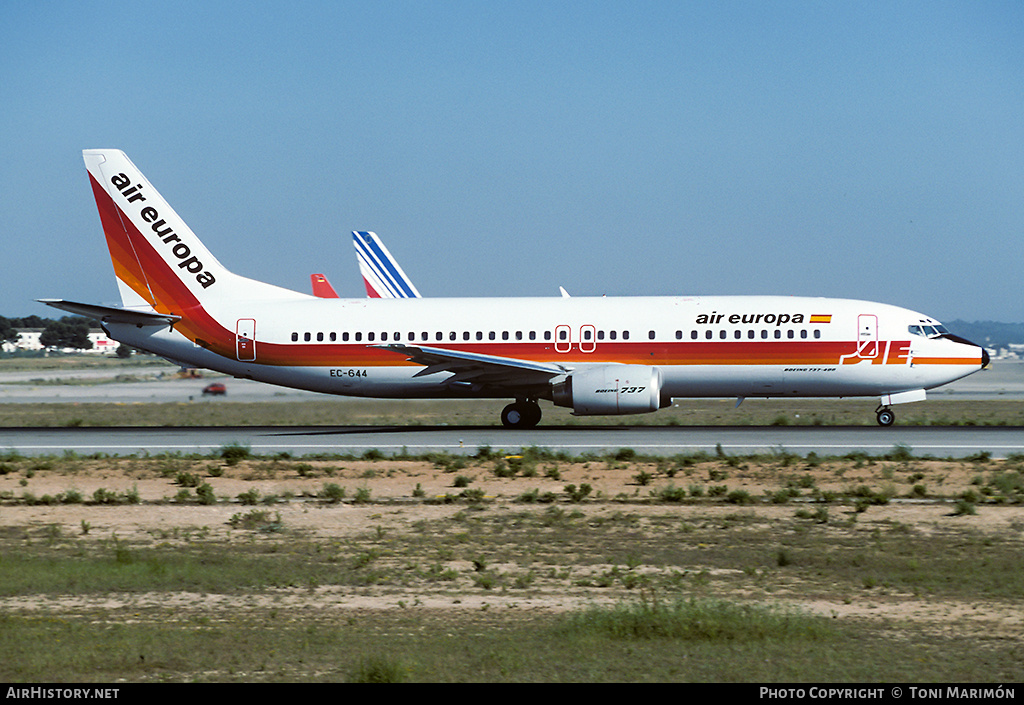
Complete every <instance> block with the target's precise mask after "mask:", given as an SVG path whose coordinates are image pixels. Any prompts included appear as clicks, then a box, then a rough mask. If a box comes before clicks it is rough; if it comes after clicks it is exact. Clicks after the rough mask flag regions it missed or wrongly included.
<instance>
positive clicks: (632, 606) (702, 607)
mask: <svg viewBox="0 0 1024 705" xmlns="http://www.w3.org/2000/svg"><path fill="white" fill-rule="evenodd" d="M561 628H562V629H564V630H565V631H567V632H570V633H574V634H590V635H597V636H605V637H609V638H612V639H621V640H635V639H678V640H682V641H709V642H732V641H763V640H773V641H792V640H800V639H811V640H821V639H828V638H832V637H834V636H835V634H836V630H835V629H834V627H833V625H832V624H831V623H830V621H829V620H828V619H825V618H823V617H817V616H813V615H809V614H806V613H803V612H800V611H797V610H794V609H788V608H783V607H772V606H764V605H756V604H743V603H737V602H728V601H725V600H715V599H698V598H690V599H686V600H677V601H674V602H662V601H660V600H641V601H637V602H631V603H622V604H619V605H616V606H614V607H591V608H589V609H586V610H583V611H581V612H577V613H574V614H571V615H569V616H567V617H566V618H565V622H564V624H563V625H562V627H561Z"/></svg>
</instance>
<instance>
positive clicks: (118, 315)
mask: <svg viewBox="0 0 1024 705" xmlns="http://www.w3.org/2000/svg"><path fill="white" fill-rule="evenodd" d="M36 300H37V301H38V302H39V303H41V304H46V305H47V306H53V307H54V308H59V309H60V310H61V311H67V312H68V313H75V314H78V315H79V316H85V317H86V318H92V319H93V320H96V321H101V322H103V323H128V324H130V325H136V326H166V325H173V324H174V323H176V322H177V321H180V320H181V316H175V315H173V314H169V313H156V312H154V311H138V310H134V309H129V308H118V307H116V306H101V305H99V304H83V303H79V302H77V301H65V300H64V299H36Z"/></svg>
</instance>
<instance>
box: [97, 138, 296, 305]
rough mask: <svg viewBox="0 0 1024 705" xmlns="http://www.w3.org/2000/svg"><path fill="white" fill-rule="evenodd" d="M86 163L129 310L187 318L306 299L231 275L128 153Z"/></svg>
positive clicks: (100, 152) (100, 154)
mask: <svg viewBox="0 0 1024 705" xmlns="http://www.w3.org/2000/svg"><path fill="white" fill-rule="evenodd" d="M82 155H83V157H84V159H85V166H86V168H87V169H88V171H89V177H90V180H91V182H92V189H93V195H94V196H95V198H96V206H97V208H98V209H99V214H100V221H101V223H102V225H103V233H104V234H105V235H106V239H107V247H108V248H109V250H110V258H111V261H112V262H113V264H114V275H115V276H116V277H117V284H118V288H119V289H120V292H121V299H122V302H123V303H124V305H125V306H126V307H132V308H136V309H140V310H146V309H148V310H152V311H156V312H159V313H163V314H167V313H169V314H183V313H184V312H185V311H194V310H198V309H201V308H203V307H204V306H205V305H206V304H208V303H211V302H214V301H217V300H244V299H253V300H257V299H258V300H271V299H278V300H279V299H289V298H296V297H300V298H301V297H305V295H304V294H299V293H297V292H293V291H289V290H288V289H283V288H281V287H277V286H273V285H271V284H264V283H263V282H258V281H255V280H252V279H247V278H245V277H241V276H238V275H236V274H233V273H231V272H229V271H228V270H227V269H226V268H225V267H224V265H222V264H221V263H220V262H219V261H218V260H217V258H216V257H214V256H213V254H212V253H211V252H210V251H209V250H207V249H206V247H205V246H204V245H203V243H202V242H200V241H199V238H198V237H196V235H195V233H193V232H192V230H191V229H190V228H189V227H188V225H186V224H185V222H184V221H183V220H182V219H181V217H179V216H178V214H177V213H175V212H174V209H172V208H171V206H170V205H169V204H168V203H167V201H165V200H164V199H163V197H162V196H161V195H160V194H159V193H158V192H157V190H156V189H155V188H153V186H152V184H150V183H149V181H147V180H146V177H145V176H143V175H142V172H140V171H139V170H138V168H137V167H136V166H135V165H134V164H132V162H131V160H129V159H128V157H127V156H126V155H125V154H124V152H122V151H120V150H116V149H90V150H85V151H84V152H83V153H82Z"/></svg>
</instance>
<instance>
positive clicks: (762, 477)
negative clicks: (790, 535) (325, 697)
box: [0, 459, 1024, 639]
mask: <svg viewBox="0 0 1024 705" xmlns="http://www.w3.org/2000/svg"><path fill="white" fill-rule="evenodd" d="M21 462H22V463H23V464H22V465H19V466H18V467H17V468H15V469H13V471H8V472H7V473H5V474H3V475H0V499H2V501H0V532H2V534H0V535H2V536H3V537H5V538H4V539H3V541H2V544H0V545H2V547H3V550H4V551H10V550H17V545H18V541H19V540H22V538H20V537H22V536H31V535H42V534H43V532H45V531H49V532H50V533H51V534H53V533H57V534H60V535H62V536H64V537H72V536H75V537H77V538H76V540H81V541H89V540H92V541H99V540H105V539H109V538H110V537H117V539H118V540H119V541H124V542H129V543H133V544H139V545H156V544H158V543H163V544H166V543H167V542H168V541H174V540H181V541H188V540H197V539H196V537H197V536H201V537H202V540H223V541H252V540H253V537H252V533H251V532H243V531H240V530H238V529H237V528H234V527H232V525H231V519H232V517H234V516H236V515H238V514H239V513H243V512H245V511H248V510H253V509H268V510H270V511H271V512H272V513H275V514H278V515H279V516H280V521H281V523H282V524H283V525H284V526H286V527H288V529H289V531H295V532H300V533H301V534H302V535H303V536H305V537H312V538H314V539H315V540H317V541H322V542H325V543H329V542H332V541H338V540H342V539H348V538H353V537H358V536H361V535H366V534H367V532H369V531H371V530H376V531H378V532H382V533H386V534H387V535H393V536H403V535H411V534H414V533H415V532H416V531H418V528H417V527H418V526H420V524H421V522H423V521H424V520H427V521H432V520H443V519H447V518H451V517H453V516H454V515H456V514H457V513H458V512H465V511H466V510H467V504H466V503H465V502H464V501H450V502H446V501H443V498H448V499H452V498H454V497H457V496H458V495H459V493H461V492H462V491H463V489H462V488H457V487H455V485H456V478H459V477H462V478H465V480H466V481H468V484H466V483H465V482H464V483H463V484H465V486H466V487H468V488H472V489H473V490H475V491H478V492H482V494H483V496H484V498H485V499H484V504H483V506H485V507H486V509H485V510H484V511H486V512H489V513H501V512H509V513H510V512H519V511H538V512H539V511H543V510H544V507H543V506H542V505H536V504H529V505H528V504H524V503H521V502H519V501H517V498H519V497H520V496H521V495H522V494H523V493H524V492H528V491H533V490H537V491H539V493H540V494H543V493H545V492H550V493H552V494H553V495H557V497H558V506H561V507H563V508H566V509H567V510H569V509H570V508H572V509H579V510H580V511H582V512H584V514H585V515H586V517H587V518H588V520H590V521H592V522H597V521H600V520H602V518H607V517H611V516H613V515H616V514H617V513H618V514H621V513H622V512H623V511H628V512H629V513H630V514H631V515H635V516H636V517H639V519H640V521H641V522H642V521H643V518H644V517H648V516H649V517H655V516H661V517H664V516H665V515H666V514H672V515H673V517H674V520H676V521H678V522H682V523H686V522H694V523H696V522H708V521H713V520H715V519H716V518H719V519H721V520H722V521H723V522H726V521H728V520H729V519H730V518H731V517H735V516H736V515H737V514H738V513H742V514H743V516H744V517H746V518H747V520H748V521H752V522H761V523H765V524H768V525H770V524H772V523H773V522H792V521H793V516H794V512H795V511H796V508H797V507H798V506H800V505H799V504H794V503H793V502H789V503H785V504H775V503H772V502H770V501H768V500H767V497H768V496H769V495H770V494H771V493H772V492H775V491H778V490H779V488H781V487H784V486H786V485H787V483H788V484H789V485H790V486H793V485H794V483H795V484H796V485H797V486H800V487H804V488H807V487H811V486H813V487H814V488H815V489H816V491H818V492H828V491H832V492H837V493H843V492H846V493H849V492H850V491H851V488H854V487H858V486H860V487H869V488H872V489H874V490H877V491H885V490H888V491H889V493H890V494H892V495H894V499H893V500H892V501H889V502H888V503H885V504H872V505H871V506H869V507H867V508H866V509H864V510H863V511H860V512H858V514H857V517H856V521H857V530H858V531H861V532H863V533H864V535H865V536H867V535H870V533H871V532H872V531H875V530H879V529H883V530H889V529H891V527H893V526H901V527H906V530H908V531H912V532H914V533H915V534H917V535H925V536H927V535H929V534H931V533H935V534H936V535H938V534H942V535H944V536H948V535H949V534H950V532H954V533H955V532H959V531H962V532H967V533H970V534H971V535H988V536H993V537H1007V536H1011V537H1015V540H1021V539H1022V538H1024V506H1022V505H1021V504H1014V503H1008V504H999V505H996V504H978V505H977V507H976V512H975V513H973V514H969V513H968V514H963V515H956V514H955V512H953V511H952V508H953V499H954V498H956V497H958V496H960V495H961V494H962V493H963V492H967V491H971V490H972V489H974V490H975V491H976V490H977V486H978V480H977V479H978V478H979V476H982V475H987V474H990V473H993V472H997V471H998V470H999V465H998V461H988V462H987V463H976V464H972V463H968V462H952V461H933V460H921V459H913V460H909V461H908V460H903V461H899V462H896V461H879V462H862V463H854V462H851V461H843V463H842V464H835V463H832V462H823V463H821V464H820V465H816V466H809V465H808V464H807V463H806V462H804V461H802V460H797V461H795V462H792V463H789V464H787V463H782V462H779V461H776V460H769V461H767V462H763V463H750V462H741V463H737V464H725V463H719V464H714V463H703V464H700V465H696V466H693V467H685V468H678V469H676V471H675V472H674V473H670V472H669V470H671V468H667V467H665V466H660V467H659V466H658V465H657V464H654V463H649V464H639V463H635V462H630V461H625V462H616V461H606V460H601V461H593V462H572V463H570V462H567V461H560V462H558V463H557V476H556V477H551V476H550V475H553V474H555V473H552V472H551V469H552V467H551V466H555V465H556V463H554V462H551V463H548V462H545V461H543V460H542V461H540V462H538V463H537V465H536V467H535V470H534V473H533V474H531V476H523V475H517V476H516V477H513V478H501V477H497V476H496V475H495V473H494V471H493V466H494V462H493V461H487V462H482V461H481V462H479V463H477V464H475V465H470V466H469V467H464V468H460V469H458V470H455V471H446V469H445V468H443V467H440V466H438V465H435V464H434V463H431V462H426V461H422V460H416V461H413V460H409V461H406V460H375V461H361V460H360V461H352V460H349V461H339V460H333V461H309V462H303V463H297V462H295V461H288V462H286V463H278V462H276V461H272V460H244V461H242V462H240V463H238V464H236V465H227V464H225V463H223V462H221V461H219V460H216V459H211V460H209V461H207V460H199V461H186V460H181V459H175V460H170V461H156V460H152V459H150V460H130V459H120V460H118V461H116V462H114V461H109V460H78V459H76V460H73V461H68V460H60V459H58V460H53V461H47V462H49V465H48V466H47V464H46V463H45V462H44V463H42V464H38V463H37V464H36V466H35V467H33V466H32V465H31V462H30V461H24V460H23V461H21ZM9 470H11V469H10V468H9ZM211 470H212V471H213V472H214V474H215V475H216V474H219V476H211V474H210V472H211ZM182 473H186V474H187V473H193V474H195V475H196V476H199V477H200V479H201V481H203V482H207V483H209V485H210V486H211V487H212V488H213V490H214V493H215V495H216V498H217V501H216V502H215V503H214V504H200V503H199V502H198V501H197V498H196V495H195V492H194V490H193V489H188V488H183V487H182V485H181V484H180V480H181V476H182ZM644 473H646V474H647V476H648V479H647V481H646V482H645V481H644V480H643V479H641V477H642V475H643V474H644ZM328 483H335V484H336V485H338V486H341V487H343V488H345V499H344V500H343V501H341V502H336V503H328V502H325V501H322V500H321V499H318V498H317V497H318V495H322V492H323V490H324V487H325V485H327V484H328ZM584 483H586V484H589V485H590V486H591V487H592V491H591V493H590V494H589V495H588V496H587V497H586V498H585V499H584V500H583V501H582V502H579V503H570V502H569V501H568V500H567V499H566V495H565V487H566V486H567V485H569V484H575V485H577V486H580V485H582V484H584ZM716 484H717V485H727V486H728V488H729V490H730V491H731V490H736V489H742V490H746V491H747V492H748V493H749V495H750V496H751V497H754V498H756V499H757V501H756V502H754V503H752V504H747V505H745V506H742V507H738V506H735V505H734V504H730V503H727V502H724V501H717V502H711V501H701V502H695V503H676V504H667V503H665V502H654V501H645V500H650V498H651V496H652V494H654V493H656V492H657V491H658V490H659V488H664V487H666V486H670V485H671V486H675V487H681V488H687V487H692V486H694V485H700V486H702V487H706V488H709V487H711V486H714V485H716ZM915 484H920V485H924V486H925V487H926V488H927V496H924V497H921V496H915V494H914V493H913V492H912V488H913V487H914V485H915ZM69 490H75V491H77V492H78V493H80V494H81V495H82V496H83V497H84V498H85V501H83V502H81V503H70V504H69V503H43V502H42V501H38V500H39V499H40V498H43V497H46V496H51V497H57V496H59V495H61V493H66V492H68V491H69ZM97 490H106V491H110V492H113V493H129V492H131V493H137V497H138V502H137V503H112V504H95V503H92V501H91V498H92V497H93V496H94V493H96V491H97ZM183 490H184V491H183ZM253 490H256V491H257V492H258V493H259V497H261V498H267V497H277V498H279V501H277V502H276V503H274V504H272V505H259V506H243V505H242V504H241V503H240V501H239V495H242V494H243V493H247V492H248V493H251V492H252V491H253ZM359 492H362V493H363V497H364V498H367V497H368V498H369V501H368V502H356V501H354V498H355V497H356V495H357V493H359ZM802 492H803V496H804V497H807V496H808V495H809V492H810V491H809V490H806V489H805V490H803V491H802ZM920 494H922V493H918V495H920ZM26 495H31V496H32V497H34V498H36V499H37V502H36V503H29V502H26V501H24V498H25V496H26ZM185 495H189V496H188V497H185ZM936 495H938V496H939V499H937V498H936ZM806 506H808V507H811V506H813V505H812V504H810V503H808V504H807V505H806ZM854 511H855V510H854V509H853V508H852V507H851V506H850V505H849V504H848V503H842V502H836V503H835V504H832V505H831V515H830V516H831V518H830V523H836V524H838V523H839V522H840V521H845V517H849V516H852V515H853V514H854ZM85 526H88V532H85V531H84V527H85ZM86 534H87V535H86ZM275 540H279V539H275ZM452 564H453V565H452V567H453V568H455V569H456V570H458V571H459V573H460V574H467V573H468V574H471V573H472V571H473V568H472V565H471V564H470V563H469V562H467V561H465V560H461V561H453V562H452ZM609 567H610V566H609V565H601V564H600V563H599V562H598V563H592V564H590V565H587V566H585V567H584V566H580V567H579V568H577V569H576V570H577V573H576V574H577V575H581V574H585V573H586V572H587V571H590V572H591V573H592V574H596V573H598V572H600V571H601V570H608V569H609ZM495 568H496V569H500V568H501V566H495ZM515 568H516V566H508V569H509V570H514V569H515ZM693 569H694V570H699V569H700V566H696V565H695V566H693ZM642 570H651V571H659V570H662V568H660V567H659V566H657V565H651V566H646V565H645V566H644V567H643V568H642ZM734 572H738V571H734ZM722 589H723V590H729V589H730V588H728V587H726V583H723V586H722ZM737 590H739V591H740V592H742V591H743V590H748V588H738V589H737ZM626 593H627V591H626V590H625V589H622V588H616V587H612V588H611V589H608V590H603V591H595V590H593V589H588V588H586V587H576V586H575V585H574V584H571V583H567V582H566V581H564V580H561V581H558V580H546V579H544V578H541V579H538V580H537V581H536V582H534V583H533V584H532V585H531V588H530V590H529V591H527V592H518V591H508V590H496V591H495V590H489V591H488V590H480V589H474V588H473V587H472V586H471V585H470V584H466V583H459V584H457V585H454V586H453V585H450V584H446V585H444V586H440V587H438V586H433V585H425V584H419V585H414V586H408V585H406V586H395V585H374V586H369V587H359V588H353V587H341V586H319V587H315V588H295V589H272V590H260V591H257V592H252V593H248V594H239V595H223V594H203V595H195V594H189V593H179V594H166V593H161V594H107V595H102V596H96V595H90V596H85V597H83V596H77V595H46V596H39V595H31V596H26V595H10V596H3V597H0V609H2V610H5V611H25V612H35V611H47V612H54V613H76V612H80V611H83V610H94V609H97V608H99V609H103V610H113V611H116V612H120V613H123V614H125V615H129V616H130V615H132V614H137V613H139V612H141V611H143V610H145V609H147V608H170V607H174V608H175V609H178V608H180V609H188V610H194V611H204V612H206V611H209V612H217V611H220V610H227V609H230V610H247V609H252V610H258V609H263V608H266V606H267V605H269V604H273V605H274V606H275V607H277V608H285V607H287V608H292V609H296V610H302V611H310V612H318V611H320V612H322V611H325V610H326V611H330V612H332V613H333V614H337V613H339V612H344V611H346V610H365V609H373V610H396V609H400V608H404V607H406V606H407V605H409V604H416V605H417V606H418V607H420V608H421V609H431V608H436V609H439V610H447V611H452V610H479V609H481V608H484V607H492V608H493V607H504V608H506V611H507V612H509V613H512V612H516V611H519V610H562V609H569V608H573V607H577V606H580V605H584V604H593V603H594V602H595V601H609V602H611V601H616V600H619V599H621V598H622V597H623V596H624V595H625V594H626ZM773 598H774V599H782V600H785V601H788V602H792V603H795V604H797V605H800V606H803V607H805V608H807V609H809V610H812V611H814V612H817V613H820V614H825V615H832V616H834V617H854V618H864V619H869V620H874V621H877V622H878V623H880V624H885V623H887V622H889V621H890V620H908V619H909V620H914V621H915V622H918V623H920V624H922V625H928V626H929V627H930V628H933V629H935V630H936V631H937V632H943V631H946V630H956V632H957V633H959V634H966V633H978V634H986V635H989V636H1004V637H1006V638H1012V639H1019V638H1020V635H1021V634H1022V633H1024V603H1022V602H1021V601H1020V600H1010V599H1006V600H1001V599H951V598H936V597H934V596H930V595H916V594H913V593H909V592H905V591H900V590H895V589H890V590H875V591H869V592H865V594H863V595H857V596H855V597H854V598H853V599H851V598H850V596H849V594H848V593H841V592H837V593H835V594H829V593H828V592H822V591H820V590H812V591H803V590H801V587H800V585H797V584H793V585H789V586H786V585H783V586H780V587H779V588H778V589H777V590H776V591H775V592H774V594H773Z"/></svg>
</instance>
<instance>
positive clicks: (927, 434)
mask: <svg viewBox="0 0 1024 705" xmlns="http://www.w3.org/2000/svg"><path fill="white" fill-rule="evenodd" d="M233 443H236V444H240V445H244V446H248V447H249V448H250V450H251V451H252V452H253V453H256V454H259V455H272V454H276V453H290V454H292V456H294V457H301V456H306V455H316V454H362V453H364V452H366V451H367V450H379V451H381V452H382V453H383V454H385V455H393V454H396V453H401V452H408V453H412V454H421V453H427V452H431V451H446V452H449V453H453V454H470V455H471V454H474V453H476V452H477V451H478V449H479V448H481V447H484V446H488V447H490V448H492V449H493V450H503V451H506V452H510V453H515V452H518V451H519V450H521V449H523V448H530V447H538V448H544V449H548V450H552V451H565V452H567V453H569V454H571V455H574V456H575V455H583V454H586V453H593V454H600V453H606V452H614V451H616V450H618V449H621V448H631V449H633V450H635V451H636V452H637V453H642V454H650V455H675V454H680V453H695V452H699V451H703V452H708V453H715V452H716V451H717V450H718V448H719V447H721V450H722V452H724V453H728V454H730V455H749V454H754V453H772V452H782V451H786V452H789V453H795V454H798V455H801V456H806V455H807V454H808V453H811V452H814V453H816V454H818V455H819V456H842V455H847V454H849V453H853V452H858V451H860V452H865V453H868V454H870V455H884V454H886V453H889V452H892V451H893V450H894V449H895V448H897V447H899V446H905V447H907V448H909V449H910V451H911V452H912V453H913V454H914V455H916V456H919V457H920V456H926V455H930V456H935V457H966V456H972V455H976V454H979V453H990V454H991V457H993V458H1000V457H1006V456H1007V455H1008V454H1011V453H1024V428H1017V427H1010V428H1007V427H936V426H912V427H905V428H900V427H890V428H878V427H869V426H863V427H861V426H849V427H824V426H807V427H747V426H744V427H736V426H733V427H730V426H714V427H664V426H662V427H652V426H593V427H579V426H572V427H548V428H534V429H528V430H511V429H504V428H500V427H485V426H473V427H461V428H460V427H452V426H416V427H401V428H399V427H393V426H390V427H389V426H380V427H368V426H359V427H325V426H315V427H229V428H225V427H213V428H210V427H201V428H193V427H189V428H166V427H163V428H134V427H133V428H0V451H15V452H17V453H20V454H22V455H30V456H34V455H60V454H63V453H65V452H69V451H70V452H74V453H77V454H81V455H92V454H96V453H105V454H108V455H120V456H125V455H132V454H146V453H148V454H156V453H166V452H171V453H186V454H187V453H200V454H209V453H215V452H217V451H218V450H219V449H220V448H222V447H223V446H225V445H229V444H233Z"/></svg>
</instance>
